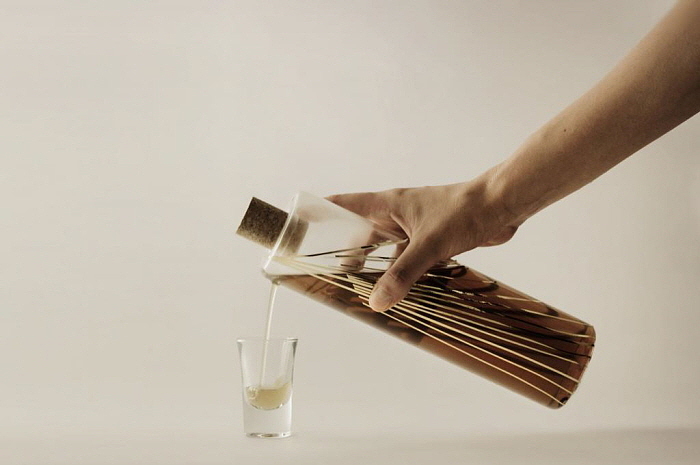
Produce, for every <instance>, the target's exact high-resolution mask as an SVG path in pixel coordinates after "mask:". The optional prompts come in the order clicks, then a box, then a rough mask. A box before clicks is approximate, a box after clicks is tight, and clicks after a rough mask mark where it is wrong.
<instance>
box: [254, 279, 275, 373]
mask: <svg viewBox="0 0 700 465" xmlns="http://www.w3.org/2000/svg"><path fill="white" fill-rule="evenodd" d="M278 287H279V285H278V283H277V281H272V286H271V287H270V298H269V299H268V301H267V323H266V324H265V341H264V342H263V356H262V368H261V369H260V381H259V382H258V386H259V387H262V384H263V381H264V380H265V369H266V368H267V346H268V345H269V341H270V330H271V328H272V313H273V309H274V306H275V297H276V296H277V288H278Z"/></svg>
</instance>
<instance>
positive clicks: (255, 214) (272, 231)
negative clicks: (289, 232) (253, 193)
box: [236, 197, 288, 249]
mask: <svg viewBox="0 0 700 465" xmlns="http://www.w3.org/2000/svg"><path fill="white" fill-rule="evenodd" d="M287 216H288V214H287V212H285V211H283V210H280V209H279V208H277V207H275V206H273V205H270V204H269V203H267V202H263V201H262V200H260V199H258V198H256V197H253V198H252V199H251V201H250V204H249V205H248V210H246V212H245V215H244V216H243V219H242V220H241V224H240V225H239V226H238V230H237V231H236V234H238V235H240V236H243V237H245V238H246V239H250V240H251V241H253V242H257V243H258V244H260V245H262V246H263V247H265V248H267V249H272V248H273V247H274V245H275V242H277V238H278V237H279V236H280V234H281V233H282V229H284V224H285V222H286V221H287Z"/></svg>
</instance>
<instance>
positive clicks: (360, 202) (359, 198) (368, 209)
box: [326, 192, 377, 217]
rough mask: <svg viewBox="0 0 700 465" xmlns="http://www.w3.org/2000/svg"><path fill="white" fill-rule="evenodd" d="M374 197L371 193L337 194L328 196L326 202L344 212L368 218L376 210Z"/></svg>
mask: <svg viewBox="0 0 700 465" xmlns="http://www.w3.org/2000/svg"><path fill="white" fill-rule="evenodd" d="M376 198H377V197H376V196H375V195H373V194H372V193H367V192H363V193H357V194H338V195H329V196H328V197H326V200H330V201H331V202H333V203H334V204H336V205H340V206H341V207H343V208H345V209H346V210H350V211H351V212H354V213H357V214H358V215H360V216H364V217H369V216H370V214H372V213H375V212H376V210H377V201H376Z"/></svg>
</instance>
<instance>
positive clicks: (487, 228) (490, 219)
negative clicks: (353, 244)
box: [328, 176, 519, 312]
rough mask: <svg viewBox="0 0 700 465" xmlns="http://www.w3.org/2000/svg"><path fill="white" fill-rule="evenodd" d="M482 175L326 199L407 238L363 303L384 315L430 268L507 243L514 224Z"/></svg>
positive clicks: (334, 196) (515, 228) (514, 229)
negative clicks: (442, 183) (464, 180)
mask: <svg viewBox="0 0 700 465" xmlns="http://www.w3.org/2000/svg"><path fill="white" fill-rule="evenodd" d="M488 184H489V183H488V182H486V181H485V176H482V177H481V178H477V179H475V180H474V181H471V182H468V183H460V184H452V185H446V186H435V187H420V188H410V189H392V190H388V191H384V192H376V193H369V192H368V193H357V194H342V195H333V196H330V197H328V200H330V201H332V202H334V203H336V204H338V205H340V206H341V207H344V208H346V209H348V210H351V211H353V212H355V213H357V214H359V215H362V216H364V217H366V218H369V219H370V220H372V221H374V222H376V223H377V224H379V225H380V226H382V227H384V228H385V229H388V230H390V231H394V232H396V233H397V234H399V235H400V236H403V237H407V238H408V239H409V241H408V244H407V245H406V247H405V248H404V249H403V250H402V251H400V254H399V256H398V258H397V259H396V261H395V262H394V263H393V264H392V265H391V266H390V267H389V269H388V270H387V271H386V273H384V275H383V276H382V277H381V278H380V279H379V281H377V283H376V284H375V286H374V289H373V291H372V294H371V296H370V299H369V303H370V306H371V307H372V309H374V310H375V311H380V312H381V311H384V310H386V309H388V308H390V307H392V306H393V305H395V304H396V303H398V302H399V301H400V300H401V299H403V298H404V297H405V296H406V294H408V291H409V289H410V288H411V286H412V285H413V284H414V283H415V282H416V281H417V280H418V278H419V277H420V276H421V275H422V274H423V273H425V272H426V271H427V270H428V269H429V268H430V267H431V266H433V265H434V264H435V263H437V262H438V261H440V260H444V259H448V258H451V257H453V256H455V255H458V254H460V253H462V252H465V251H467V250H471V249H473V248H475V247H479V246H486V245H497V244H502V243H504V242H506V241H508V240H509V239H510V238H511V237H513V235H514V234H515V232H516V230H517V228H518V226H519V224H515V223H514V222H513V221H509V218H511V215H509V213H508V211H507V210H506V209H505V208H502V207H500V206H499V205H498V202H497V201H496V198H495V197H494V196H492V195H491V194H490V192H489V189H488V188H487V187H488Z"/></svg>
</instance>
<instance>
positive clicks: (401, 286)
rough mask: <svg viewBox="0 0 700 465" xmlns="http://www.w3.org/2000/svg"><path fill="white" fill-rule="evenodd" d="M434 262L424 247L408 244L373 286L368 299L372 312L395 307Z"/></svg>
mask: <svg viewBox="0 0 700 465" xmlns="http://www.w3.org/2000/svg"><path fill="white" fill-rule="evenodd" d="M435 262H437V259H434V257H433V256H432V254H428V253H426V251H425V248H424V247H420V246H418V245H415V243H412V242H409V244H408V246H407V247H406V250H404V251H403V252H402V253H401V255H399V257H398V258H397V259H396V261H395V262H394V263H393V264H392V265H391V267H390V268H389V269H388V270H387V271H386V272H385V273H384V275H383V276H382V277H381V278H379V280H378V281H377V283H376V284H375V285H374V289H373V290H372V294H371V295H370V297H369V305H370V307H372V310H374V311H377V312H383V311H384V310H387V309H389V308H390V307H392V306H394V305H396V304H397V303H398V302H399V301H400V300H401V299H403V298H404V297H406V294H408V291H409V290H410V289H411V286H413V284H414V283H415V282H416V281H417V280H418V278H420V277H421V275H423V273H425V272H426V271H427V270H428V268H430V267H431V266H433V265H434V264H435Z"/></svg>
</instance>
